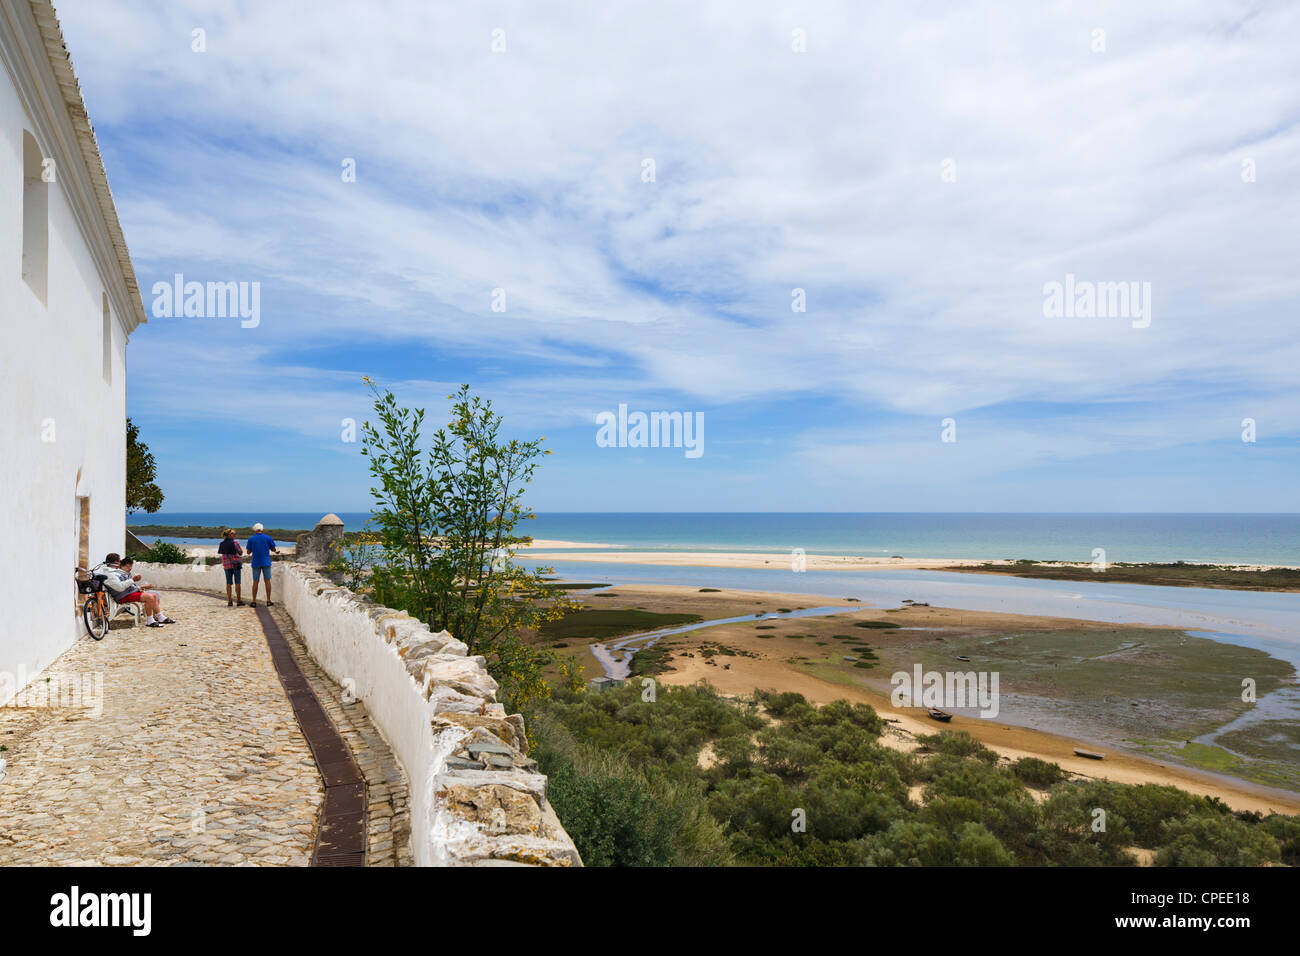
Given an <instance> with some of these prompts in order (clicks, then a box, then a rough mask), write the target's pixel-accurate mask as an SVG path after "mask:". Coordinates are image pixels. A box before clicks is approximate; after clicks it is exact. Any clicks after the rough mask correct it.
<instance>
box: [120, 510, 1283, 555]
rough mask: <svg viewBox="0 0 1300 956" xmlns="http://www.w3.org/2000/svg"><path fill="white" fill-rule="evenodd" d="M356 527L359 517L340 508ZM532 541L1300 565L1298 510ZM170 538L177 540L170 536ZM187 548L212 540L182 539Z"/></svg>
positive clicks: (607, 532)
mask: <svg viewBox="0 0 1300 956" xmlns="http://www.w3.org/2000/svg"><path fill="white" fill-rule="evenodd" d="M322 514H324V512H309V513H261V514H258V513H251V512H250V513H245V514H241V513H234V512H160V513H158V514H155V515H133V516H131V518H129V519H128V524H132V525H141V524H174V525H175V524H187V525H232V526H245V527H246V526H248V525H250V524H252V523H253V522H254V521H260V522H262V523H263V524H264V525H266V526H267V527H268V528H284V529H287V530H303V531H306V530H310V529H311V528H312V527H314V526H315V524H316V522H317V521H318V520H319V519H320V517H321V515H322ZM339 517H340V518H342V519H343V523H344V525H345V527H347V528H349V529H353V530H355V529H358V528H361V527H362V526H363V525H364V524H365V522H366V519H367V518H368V517H369V516H368V515H367V514H365V513H356V512H339ZM521 530H522V531H523V533H526V534H530V535H532V536H533V537H534V538H540V539H550V540H560V541H571V542H583V543H592V544H606V545H613V546H615V547H616V548H620V549H624V550H634V551H757V552H789V551H791V550H792V549H794V548H802V549H803V550H804V551H805V552H806V553H808V554H854V555H866V556H875V557H879V556H886V557H887V556H890V555H895V554H897V555H902V556H903V557H905V558H993V559H996V558H1013V559H1015V558H1027V559H1034V560H1049V561H1050V560H1060V561H1092V560H1093V557H1094V556H1093V549H1094V548H1102V549H1104V550H1105V552H1106V554H1105V558H1106V560H1107V561H1108V562H1111V563H1113V562H1116V561H1206V562H1213V563H1224V564H1281V565H1293V566H1300V514H936V513H915V514H902V513H876V514H872V513H852V514H831V513H776V512H762V513H752V514H747V513H739V512H726V513H707V512H682V513H662V512H653V513H619V514H612V513H577V512H567V513H552V514H542V515H538V517H537V518H536V520H533V521H528V522H525V523H524V524H523V525H522V526H521ZM178 540H179V539H178ZM184 543H187V544H211V543H213V542H211V541H199V540H194V541H189V540H186V541H185V542H184Z"/></svg>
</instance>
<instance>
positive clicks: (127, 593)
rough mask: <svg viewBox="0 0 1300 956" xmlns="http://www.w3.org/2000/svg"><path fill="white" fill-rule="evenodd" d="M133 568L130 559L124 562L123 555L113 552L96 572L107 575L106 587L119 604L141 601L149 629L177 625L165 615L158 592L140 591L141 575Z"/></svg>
mask: <svg viewBox="0 0 1300 956" xmlns="http://www.w3.org/2000/svg"><path fill="white" fill-rule="evenodd" d="M133 566H134V562H133V561H132V560H131V559H130V558H127V559H126V560H125V561H123V560H122V556H121V555H119V554H117V553H116V552H111V553H109V554H108V555H107V556H106V557H105V558H104V563H103V564H101V565H100V566H99V567H97V568H96V569H95V571H96V572H97V573H100V574H104V575H106V577H105V580H104V587H106V588H108V590H109V593H110V594H112V595H113V600H114V601H116V602H117V603H118V604H132V603H134V602H136V601H139V602H140V603H141V604H143V605H144V610H145V613H146V614H147V615H148V617H147V620H146V623H147V625H148V626H149V627H162V626H163V625H164V624H175V623H176V622H175V621H173V620H172V619H171V618H169V617H167V616H166V615H165V614H163V612H162V600H161V599H160V598H159V597H158V594H157V592H155V591H142V590H140V587H139V586H138V585H137V584H136V582H137V581H139V580H140V575H138V574H132V573H131V570H132V568H133Z"/></svg>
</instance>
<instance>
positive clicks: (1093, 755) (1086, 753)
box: [1074, 747, 1106, 760]
mask: <svg viewBox="0 0 1300 956" xmlns="http://www.w3.org/2000/svg"><path fill="white" fill-rule="evenodd" d="M1074 752H1075V754H1077V755H1078V756H1080V757H1087V758H1088V759H1089V760H1105V759H1106V755H1105V754H1102V753H1097V751H1095V750H1084V749H1083V748H1082V747H1075V748H1074Z"/></svg>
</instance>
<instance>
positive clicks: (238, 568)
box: [217, 528, 244, 607]
mask: <svg viewBox="0 0 1300 956" xmlns="http://www.w3.org/2000/svg"><path fill="white" fill-rule="evenodd" d="M217 554H219V555H221V567H222V569H223V570H224V571H225V572H226V607H234V606H235V602H238V604H239V606H240V607H243V606H244V596H243V595H242V594H240V593H239V587H240V585H241V584H242V583H243V578H244V549H243V548H241V547H240V546H239V542H238V541H236V540H235V529H234V528H227V529H226V530H225V531H224V532H222V537H221V544H219V545H217ZM232 584H233V585H234V586H235V601H231V600H230V586H231V585H232Z"/></svg>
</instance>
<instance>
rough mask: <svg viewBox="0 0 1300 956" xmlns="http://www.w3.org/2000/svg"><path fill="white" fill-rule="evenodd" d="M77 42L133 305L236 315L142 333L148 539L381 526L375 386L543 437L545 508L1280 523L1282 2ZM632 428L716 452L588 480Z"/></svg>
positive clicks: (156, 32)
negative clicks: (675, 421)
mask: <svg viewBox="0 0 1300 956" xmlns="http://www.w3.org/2000/svg"><path fill="white" fill-rule="evenodd" d="M1133 7H1139V9H1132V8H1133ZM59 15H60V18H61V20H62V22H63V26H64V31H65V35H66V38H67V41H68V46H69V49H70V51H71V54H72V59H73V63H74V65H75V66H76V68H77V71H78V74H79V77H80V79H81V83H82V87H83V91H84V95H85V98H86V101H87V104H88V107H89V109H90V113H91V117H92V119H93V121H94V123H95V129H96V133H97V135H98V137H99V141H100V145H101V149H102V152H103V154H104V158H105V163H106V166H107V169H108V174H109V179H110V182H111V183H112V186H113V190H114V195H115V197H116V200H117V205H118V211H119V215H120V217H121V220H122V223H123V227H124V229H125V232H126V237H127V241H128V243H129V245H130V248H131V252H132V257H133V260H134V262H135V266H136V271H137V273H138V275H139V277H140V283H141V287H142V289H143V290H144V292H145V307H146V310H150V309H151V308H152V306H153V298H154V297H153V295H152V293H151V288H152V286H153V284H154V282H156V281H160V280H161V281H168V282H169V281H170V280H171V277H172V276H173V275H174V274H175V273H183V274H184V276H185V277H186V279H187V280H197V281H200V282H206V281H243V282H259V283H260V284H261V315H260V322H259V324H258V325H257V326H256V327H255V328H243V327H241V324H240V322H239V320H238V319H232V318H165V317H156V318H151V319H150V322H149V324H148V325H147V326H144V327H142V328H141V329H140V330H138V331H137V333H136V334H135V336H134V337H133V339H132V341H131V345H130V349H129V353H128V357H129V363H130V380H129V408H130V413H131V415H132V417H133V418H134V419H135V420H136V421H137V422H138V423H139V424H140V426H141V429H142V434H143V437H144V438H145V440H146V441H147V442H148V443H149V444H150V446H151V448H152V449H153V450H154V451H155V453H156V454H157V457H158V460H159V481H160V484H161V485H162V487H163V490H164V491H165V493H166V494H167V502H166V505H165V510H171V511H199V510H225V509H247V508H254V509H262V510H266V511H307V512H310V511H330V510H332V511H353V510H365V509H366V507H367V506H368V494H367V489H368V487H369V482H368V480H367V474H366V469H365V464H364V460H363V459H362V457H361V455H360V454H359V448H358V446H357V445H355V444H348V443H345V442H343V441H341V432H342V425H341V423H342V421H343V420H344V419H347V418H354V419H356V420H358V421H360V420H363V419H364V418H365V417H366V413H367V410H368V406H367V400H366V399H367V394H366V392H365V390H364V388H363V387H362V384H361V379H362V376H365V375H369V376H371V377H373V378H375V379H376V380H377V381H379V382H380V383H382V384H384V385H386V386H388V387H391V388H392V389H393V390H394V391H396V392H397V393H398V394H399V396H401V397H402V398H403V399H404V400H406V401H407V402H408V403H410V404H415V405H423V406H425V407H426V408H428V410H429V415H430V418H431V419H433V420H434V421H438V420H441V417H442V413H443V410H444V408H445V405H446V402H445V396H446V395H447V394H448V393H449V392H450V391H451V390H452V389H453V388H454V387H455V385H456V384H458V383H460V382H469V383H470V384H471V385H472V386H473V388H474V389H475V390H476V391H477V392H479V393H480V394H483V395H485V396H487V397H490V398H492V399H493V400H494V402H495V403H496V405H497V407H498V409H499V410H500V411H501V412H502V413H503V414H504V415H505V417H506V422H507V428H508V429H509V430H510V431H511V432H512V433H513V434H516V435H518V436H520V437H536V436H537V435H545V436H546V438H547V442H548V445H549V447H551V448H552V449H553V450H554V452H555V454H554V455H553V456H552V457H550V458H548V459H547V461H546V463H545V466H544V467H543V469H542V470H541V472H540V473H539V477H538V479H537V481H536V482H535V485H534V491H533V494H532V495H531V499H530V503H531V504H532V505H533V507H534V508H536V509H537V510H539V511H595V510H612V511H691V510H740V511H763V510H777V511H965V510H969V511H1293V510H1295V500H1296V490H1297V486H1298V484H1300V482H1297V475H1298V474H1300V469H1298V467H1297V466H1298V465H1300V385H1298V383H1300V376H1297V374H1296V369H1297V368H1300V338H1298V337H1297V336H1296V334H1295V330H1296V314H1297V309H1296V307H1297V303H1298V301H1300V270H1297V269H1296V261H1297V251H1298V250H1297V237H1298V234H1300V231H1298V230H1297V228H1296V223H1297V222H1300V187H1298V186H1297V183H1300V61H1297V58H1296V57H1295V55H1294V49H1295V43H1296V40H1297V38H1298V37H1300V8H1297V7H1296V6H1295V5H1292V4H1259V3H1233V2H1226V3H1225V2H1213V3H1209V2H1207V3H1188V2H1178V3H1174V2H1169V3H1150V4H1141V5H1135V4H1131V3H1106V2H1097V3H1069V2H1056V3H1025V4H1022V5H1015V4H1012V5H1007V4H1004V3H999V4H994V3H989V4H980V3H974V4H970V5H963V6H962V7H961V9H959V10H953V9H949V6H948V5H937V4H936V5H930V4H915V3H910V2H909V3H903V2H897V3H889V2H887V3H873V4H869V5H867V4H858V3H843V4H840V3H829V2H810V3H803V4H800V3H792V4H785V5H779V6H775V5H774V6H770V7H769V6H758V5H754V4H752V3H745V2H726V3H724V2H706V3H698V2H692V3H685V2H683V3H673V2H662V3H655V4H641V3H632V4H618V5H609V9H603V8H599V7H596V6H595V5H589V4H572V3H557V2H549V0H530V2H527V3H523V2H520V3H512V2H493V3H458V4H445V5H431V4H426V3H386V4H382V5H380V4H376V5H357V4H351V3H348V4H344V3H337V4H331V3H321V2H313V3H297V2H282V3H274V4H230V3H221V2H195V3H167V4H163V3H156V2H125V0H124V2H116V3H113V4H105V3H101V2H95V0H63V2H62V3H60V4H59ZM497 29H500V30H503V31H504V38H505V50H504V52H493V50H492V43H493V31H494V30H497ZM195 30H203V31H204V34H203V39H204V45H205V49H204V51H203V52H196V51H195V50H194V49H193V46H194V31H195ZM795 31H802V33H801V34H796V32H795ZM1098 31H1102V32H1101V33H1098ZM800 36H802V37H803V38H804V41H805V52H795V50H794V49H793V48H792V47H793V46H795V45H796V41H797V39H798V37H800ZM1099 47H1100V48H1099ZM349 158H350V159H353V160H355V163H356V181H355V182H345V181H344V179H343V176H342V175H341V170H342V165H343V162H344V160H345V159H349ZM646 159H652V160H653V161H654V164H655V178H654V181H653V182H646V181H644V180H643V176H642V171H643V168H644V161H645V160H646ZM948 161H950V162H948ZM1247 168H1249V169H1250V170H1251V171H1252V173H1253V174H1252V175H1247V174H1246V172H1245V171H1246V170H1247ZM954 173H955V175H953V174H954ZM1067 274H1073V275H1075V276H1076V277H1078V279H1080V280H1083V281H1090V282H1130V281H1132V282H1138V283H1150V288H1151V290H1152V291H1151V300H1150V303H1151V309H1150V324H1149V325H1148V326H1146V327H1135V325H1134V322H1132V321H1130V319H1129V318H1128V317H1127V316H1104V317H1095V318H1073V317H1072V318H1062V317H1048V316H1046V315H1045V314H1044V308H1043V302H1044V286H1045V284H1046V283H1050V282H1063V281H1064V279H1065V276H1066V275H1067ZM796 288H798V289H803V290H804V293H805V296H806V301H807V310H806V311H805V312H794V311H792V310H791V301H792V290H793V289H796ZM494 289H504V290H505V295H506V311H505V312H494V311H493V310H492V308H491V302H492V295H493V290H494ZM620 403H625V404H627V405H628V406H629V407H630V408H631V409H633V410H638V409H639V410H644V411H647V412H648V411H658V410H678V411H688V412H702V413H703V415H704V420H705V444H704V449H705V450H704V454H703V456H702V457H700V458H697V459H688V458H687V457H686V456H685V455H684V454H683V451H682V450H681V449H662V448H647V449H636V448H601V447H598V446H597V444H596V441H595V437H596V424H595V417H596V415H597V414H598V413H599V412H601V411H605V410H615V409H617V407H618V405H619V404H620ZM1247 417H1249V418H1253V419H1254V420H1255V421H1256V428H1257V441H1255V442H1254V443H1245V442H1243V441H1242V440H1241V433H1242V425H1241V423H1242V419H1243V418H1247ZM947 418H952V419H954V420H955V421H956V437H957V440H956V441H955V442H943V441H941V433H942V426H941V422H942V421H943V420H944V419H947Z"/></svg>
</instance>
